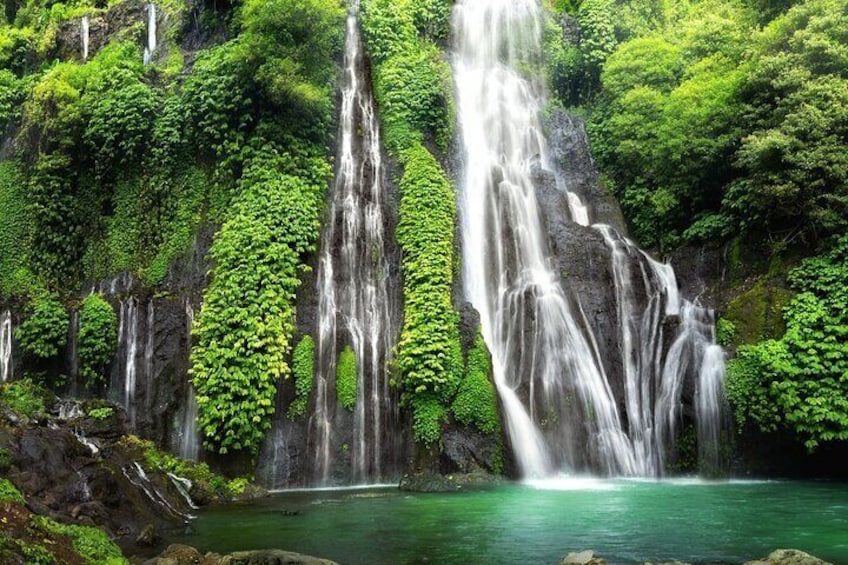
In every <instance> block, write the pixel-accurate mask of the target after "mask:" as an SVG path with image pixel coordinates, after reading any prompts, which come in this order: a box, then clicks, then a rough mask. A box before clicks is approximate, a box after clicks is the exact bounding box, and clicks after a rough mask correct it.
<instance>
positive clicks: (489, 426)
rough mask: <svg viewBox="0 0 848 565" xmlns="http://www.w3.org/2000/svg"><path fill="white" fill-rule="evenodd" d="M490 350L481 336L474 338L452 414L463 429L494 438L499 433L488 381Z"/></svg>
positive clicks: (492, 387)
mask: <svg viewBox="0 0 848 565" xmlns="http://www.w3.org/2000/svg"><path fill="white" fill-rule="evenodd" d="M491 372H492V371H491V363H490V362H489V350H488V348H487V347H486V342H485V341H483V336H482V335H479V334H478V336H477V340H476V341H475V342H474V346H473V347H472V348H471V350H470V351H469V352H468V362H467V363H466V369H465V378H464V379H463V381H462V385H461V386H460V387H459V393H457V395H456V398H455V399H454V401H453V404H452V409H453V414H454V416H455V417H456V419H457V421H459V422H460V423H462V424H464V425H466V426H472V425H473V426H475V427H476V428H477V429H478V430H480V431H481V432H483V433H485V434H495V433H497V432H498V430H499V429H500V419H499V417H498V400H497V393H496V392H495V386H494V384H492V381H491V380H490V376H491Z"/></svg>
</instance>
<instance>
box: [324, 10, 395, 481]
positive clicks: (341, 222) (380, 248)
mask: <svg viewBox="0 0 848 565" xmlns="http://www.w3.org/2000/svg"><path fill="white" fill-rule="evenodd" d="M356 12H357V6H356V4H354V5H353V7H352V8H351V11H350V13H349V15H348V18H347V36H346V40H345V56H344V78H343V82H342V98H341V114H340V120H339V121H340V126H339V146H338V155H337V163H338V165H337V171H336V180H335V186H334V189H333V194H332V200H331V203H330V211H329V221H328V222H327V223H326V227H325V230H324V232H323V234H322V240H321V249H322V253H321V258H320V263H319V267H318V289H319V300H318V314H319V327H318V348H317V350H318V352H317V367H316V369H317V370H316V376H315V399H316V407H315V411H314V413H313V415H312V416H311V419H310V426H309V429H310V444H311V445H312V446H313V449H312V454H311V456H312V459H313V466H314V474H313V480H314V481H315V482H317V483H322V484H325V483H327V482H328V481H330V478H331V474H332V471H333V464H334V461H333V459H334V448H333V445H332V444H333V440H334V438H335V437H337V436H338V435H339V434H341V433H342V432H341V430H339V429H338V426H339V425H340V424H339V422H337V421H336V420H338V418H337V417H336V415H337V402H336V394H335V373H336V364H337V359H338V355H339V352H340V351H341V348H342V347H343V346H345V345H349V346H351V348H352V349H353V351H354V354H355V356H356V380H357V382H356V404H355V407H354V414H353V426H352V439H351V443H350V445H349V446H348V449H349V451H350V475H351V477H352V480H353V482H355V483H362V482H373V481H377V480H379V479H381V478H384V477H391V476H392V475H393V474H394V473H395V472H396V470H395V469H394V463H393V462H392V461H391V460H392V458H393V457H395V455H394V454H395V452H396V450H395V449H394V444H395V442H397V441H398V440H397V438H396V437H395V436H396V434H397V431H396V430H397V428H398V426H397V425H396V420H397V402H396V399H395V395H394V392H393V391H391V390H390V388H389V375H388V370H387V364H388V362H389V361H390V358H391V348H392V346H393V344H394V343H395V341H396V337H397V332H398V323H397V320H396V319H395V317H396V316H394V315H393V312H394V309H395V307H396V304H397V299H396V297H395V296H394V294H393V293H391V292H390V291H389V285H388V278H389V272H390V269H389V267H390V266H389V260H388V257H387V253H388V251H387V246H386V241H385V239H386V238H385V229H386V223H387V220H386V218H385V210H384V208H385V203H384V202H383V200H384V190H385V187H384V184H385V183H384V176H385V171H384V167H383V163H382V153H381V145H380V135H379V126H378V119H377V116H376V113H375V107H374V100H373V98H372V95H371V91H370V85H369V83H368V79H367V74H366V72H365V65H364V61H363V55H362V48H361V40H360V35H359V29H358V23H357V18H356Z"/></svg>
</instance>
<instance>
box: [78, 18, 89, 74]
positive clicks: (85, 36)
mask: <svg viewBox="0 0 848 565" xmlns="http://www.w3.org/2000/svg"><path fill="white" fill-rule="evenodd" d="M89 39H90V34H89V20H88V15H85V16H83V17H82V19H81V20H80V40H81V41H82V60H83V62H85V61H88V45H89Z"/></svg>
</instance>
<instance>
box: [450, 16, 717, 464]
mask: <svg viewBox="0 0 848 565" xmlns="http://www.w3.org/2000/svg"><path fill="white" fill-rule="evenodd" d="M543 17H544V15H543V12H542V8H541V6H540V5H539V3H538V2H537V1H536V0H490V1H487V2H480V1H475V0H461V1H460V2H458V3H457V5H456V7H455V11H454V21H453V24H454V37H455V52H454V61H453V68H454V77H455V84H456V89H457V103H458V120H459V127H460V136H461V141H462V164H463V171H462V177H461V191H460V195H459V207H460V212H461V214H462V246H463V264H464V266H463V269H464V271H463V275H464V280H463V283H464V290H465V295H466V297H467V299H468V300H469V301H470V302H471V303H472V304H473V305H474V307H475V308H476V309H477V310H478V311H479V312H480V317H481V324H482V329H483V336H484V338H485V340H486V343H487V344H488V346H489V349H490V351H491V353H492V361H493V369H494V379H495V384H496V386H497V389H498V393H499V395H500V398H501V401H502V405H503V409H504V416H505V424H506V430H507V433H508V437H509V440H510V444H511V447H512V449H513V451H514V452H515V455H516V461H517V463H518V465H519V467H520V471H521V473H522V474H523V475H524V476H525V477H538V476H545V475H549V474H551V473H554V472H557V471H560V470H567V471H584V470H592V471H601V472H604V473H605V474H608V475H642V476H656V475H660V474H662V472H663V464H664V461H665V457H666V454H667V452H668V450H669V449H670V448H671V447H672V443H673V440H674V433H675V425H676V424H677V422H678V420H679V418H680V417H681V415H680V406H681V396H682V389H683V382H684V380H685V379H686V378H690V379H693V380H694V379H698V380H699V383H701V384H700V385H699V389H698V390H699V397H698V400H697V402H698V403H699V405H700V404H703V406H704V408H703V410H701V409H700V408H699V409H698V429H699V430H700V429H701V427H702V424H701V421H702V420H703V421H704V422H705V423H704V424H703V427H704V430H705V431H704V433H705V434H707V433H708V432H707V428H709V427H710V426H712V424H710V425H707V424H706V422H707V421H710V422H712V421H714V419H715V418H716V416H715V410H714V406H715V404H711V403H714V402H716V400H715V398H716V396H717V395H719V394H721V387H722V384H721V382H722V379H723V358H722V357H721V356H720V355H718V354H717V353H716V351H719V352H720V348H717V346H715V345H714V344H713V343H712V342H711V340H710V339H709V338H708V337H706V336H708V335H709V334H710V332H711V331H712V326H711V325H709V324H710V323H711V322H709V323H706V324H705V323H704V316H705V315H706V317H707V318H709V315H708V313H706V311H705V310H704V309H701V308H699V307H697V306H695V305H694V304H691V303H689V302H687V301H682V300H681V298H680V296H679V291H678V287H677V281H676V279H675V275H674V271H673V269H672V268H671V266H670V265H667V264H662V263H659V262H657V261H655V260H653V259H652V258H650V257H649V256H648V255H646V254H645V253H644V252H642V251H641V250H639V249H638V248H637V247H636V246H635V245H634V244H633V243H632V242H630V241H629V240H627V239H626V238H624V237H622V236H621V235H619V234H618V233H617V232H616V231H615V230H614V229H613V228H611V227H609V226H604V225H596V226H593V227H594V229H595V230H596V231H597V232H599V233H600V234H601V235H602V236H603V238H604V241H605V242H606V246H607V248H608V250H609V255H610V265H609V266H610V269H611V271H610V272H611V273H612V278H613V283H614V293H613V295H614V300H615V305H614V308H615V314H616V318H617V321H618V326H617V329H618V335H617V336H613V337H614V339H615V343H616V344H617V346H618V351H619V352H620V355H621V366H622V371H621V372H622V375H621V378H620V381H621V382H620V383H619V379H618V378H617V376H616V375H608V374H607V373H606V370H605V368H604V367H605V365H604V362H603V361H604V360H603V359H602V358H601V352H600V348H599V346H598V339H597V338H596V336H595V335H594V333H593V329H592V323H591V321H590V320H589V318H588V317H587V316H586V314H585V312H584V310H583V306H582V304H581V299H580V296H576V295H574V293H573V292H569V291H568V288H566V287H564V286H563V282H562V278H561V275H560V273H559V270H558V266H557V264H556V262H555V260H554V254H553V252H552V250H551V249H550V243H549V240H548V235H547V234H546V233H545V229H544V226H543V222H542V220H541V214H540V207H539V202H538V201H537V193H536V188H537V187H536V186H535V185H534V179H533V176H532V174H531V173H532V171H533V170H534V168H538V167H539V166H541V167H543V168H545V169H548V170H551V169H554V167H552V166H551V164H550V162H549V161H550V158H549V156H548V148H547V142H546V140H545V138H544V136H543V129H542V125H541V118H540V116H541V113H542V109H543V107H544V105H545V85H544V83H543V81H542V79H541V77H542V74H543V73H541V72H540V71H539V69H541V68H542V61H541V32H542V29H543ZM534 75H538V78H533V76H534ZM556 185H557V187H558V189H559V190H560V191H563V192H565V196H566V197H567V198H566V202H567V203H568V208H569V212H570V217H571V220H572V221H573V222H574V224H577V225H581V226H588V225H590V223H591V222H590V213H589V209H588V207H587V206H586V205H584V204H583V202H582V200H581V198H580V197H579V196H578V195H577V194H575V193H571V192H568V191H566V187H565V183H564V181H563V180H562V179H560V178H557V182H556ZM584 231H585V230H584ZM578 233H581V232H578ZM678 318H679V319H680V322H679V324H678V327H677V330H676V331H667V329H666V327H667V326H668V325H669V324H670V322H671V321H673V320H676V319H678ZM666 334H671V335H666ZM668 343H671V346H670V347H668ZM607 354H609V352H607ZM698 371H700V376H699V375H698ZM693 372H694V374H693ZM700 391H703V392H700ZM717 391H718V392H717ZM716 426H718V425H717V424H716ZM709 433H713V432H709Z"/></svg>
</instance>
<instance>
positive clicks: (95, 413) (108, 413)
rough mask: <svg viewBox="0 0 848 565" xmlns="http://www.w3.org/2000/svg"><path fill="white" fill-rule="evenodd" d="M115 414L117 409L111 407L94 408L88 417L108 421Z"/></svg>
mask: <svg viewBox="0 0 848 565" xmlns="http://www.w3.org/2000/svg"><path fill="white" fill-rule="evenodd" d="M114 414H115V409H114V408H112V407H111V406H102V407H100V408H92V409H90V410H89V411H88V417H89V418H94V419H95V420H106V419H108V418H111V417H112V416H113V415H114Z"/></svg>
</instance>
